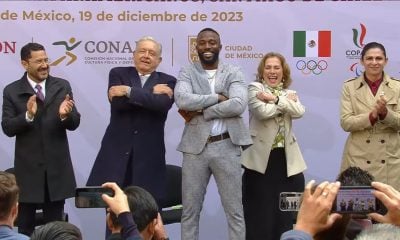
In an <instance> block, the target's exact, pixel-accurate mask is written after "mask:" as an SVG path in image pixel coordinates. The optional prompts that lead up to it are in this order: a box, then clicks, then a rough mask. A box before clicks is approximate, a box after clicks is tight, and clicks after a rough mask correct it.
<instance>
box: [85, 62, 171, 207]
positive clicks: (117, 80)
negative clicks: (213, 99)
mask: <svg viewBox="0 0 400 240" xmlns="http://www.w3.org/2000/svg"><path fill="white" fill-rule="evenodd" d="M161 83H164V84H167V85H168V86H169V87H170V88H171V89H172V90H173V89H174V87H175V83H176V78H175V77H173V76H170V75H167V74H165V73H162V72H153V73H152V74H151V75H150V77H149V78H148V79H147V81H146V83H145V85H144V86H143V87H142V86H141V82H140V78H139V75H138V72H137V70H136V68H134V67H116V68H113V69H111V71H110V74H109V86H108V87H109V88H110V87H111V86H115V85H126V86H131V87H132V90H131V95H130V98H127V97H125V96H123V97H114V98H113V99H112V101H111V103H110V104H111V117H110V123H109V125H108V127H107V129H106V132H105V134H104V137H103V140H102V142H101V148H100V151H99V153H98V155H97V158H96V160H95V163H94V166H93V168H92V171H91V174H90V176H89V179H88V182H87V185H101V184H103V183H104V182H107V181H113V182H117V183H118V185H120V186H122V187H125V186H127V185H136V186H140V187H143V188H144V189H146V190H147V191H149V192H150V193H151V194H152V195H153V196H154V197H155V198H156V199H157V201H158V202H159V201H160V199H162V198H163V197H164V194H165V174H166V167H165V145H164V127H165V121H166V119H167V114H168V111H169V109H170V108H171V107H172V104H173V102H174V101H173V98H169V97H168V96H167V95H166V94H161V95H160V94H153V87H154V86H155V85H156V84H161ZM130 160H132V161H131V163H130V164H131V165H130V164H129V162H130ZM127 174H128V175H129V176H131V177H132V179H131V180H132V181H131V182H128V183H127V182H125V178H126V175H127Z"/></svg>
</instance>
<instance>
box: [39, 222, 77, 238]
mask: <svg viewBox="0 0 400 240" xmlns="http://www.w3.org/2000/svg"><path fill="white" fill-rule="evenodd" d="M31 240H82V234H81V231H80V230H79V228H78V227H76V226H75V225H73V224H71V223H68V222H62V221H54V222H49V223H46V224H45V225H43V226H41V227H39V228H36V229H35V231H33V233H32V236H31Z"/></svg>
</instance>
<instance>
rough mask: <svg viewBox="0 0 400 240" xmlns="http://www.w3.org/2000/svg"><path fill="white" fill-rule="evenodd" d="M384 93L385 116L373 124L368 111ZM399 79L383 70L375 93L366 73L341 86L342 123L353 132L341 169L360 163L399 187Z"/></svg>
mask: <svg viewBox="0 0 400 240" xmlns="http://www.w3.org/2000/svg"><path fill="white" fill-rule="evenodd" d="M381 94H384V97H385V99H386V101H387V109H388V113H387V115H386V117H385V119H383V120H380V121H378V122H377V123H376V124H375V125H374V126H372V125H371V122H370V120H369V114H370V112H371V111H372V109H373V108H374V106H375V104H376V101H377V99H378V98H379V97H380V95H381ZM399 101H400V81H399V80H396V79H393V78H390V77H389V76H388V75H386V74H384V78H383V82H382V83H381V85H380V87H379V89H378V92H377V94H376V96H374V95H373V94H372V92H371V90H370V88H369V86H368V84H367V83H366V82H365V80H364V77H363V76H360V77H358V78H354V79H350V80H347V81H346V82H345V83H344V85H343V89H342V96H341V111H340V124H341V126H342V128H343V129H344V130H345V131H346V132H350V134H349V136H348V138H347V141H346V145H345V147H344V152H343V158H342V165H341V171H343V170H345V169H346V168H348V167H350V166H358V167H360V168H362V169H364V170H366V171H368V172H370V173H371V174H372V175H373V176H374V177H375V180H376V181H380V182H384V183H387V184H390V185H392V186H393V187H395V188H396V189H397V190H400V135H399V130H400V103H399Z"/></svg>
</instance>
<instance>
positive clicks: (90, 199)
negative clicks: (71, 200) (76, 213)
mask: <svg viewBox="0 0 400 240" xmlns="http://www.w3.org/2000/svg"><path fill="white" fill-rule="evenodd" d="M102 194H108V195H109V196H114V192H113V190H112V189H110V188H103V187H83V188H76V189H75V206H76V207H77V208H106V207H107V204H106V203H105V202H104V201H103V199H102V198H101V195H102Z"/></svg>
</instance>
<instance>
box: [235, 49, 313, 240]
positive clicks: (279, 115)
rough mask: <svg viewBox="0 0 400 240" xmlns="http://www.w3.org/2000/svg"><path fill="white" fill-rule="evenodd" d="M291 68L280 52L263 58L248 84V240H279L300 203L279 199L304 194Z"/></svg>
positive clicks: (245, 162) (299, 109) (245, 185)
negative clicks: (294, 127) (285, 194)
mask: <svg viewBox="0 0 400 240" xmlns="http://www.w3.org/2000/svg"><path fill="white" fill-rule="evenodd" d="M291 83H292V79H291V77H290V69H289V66H288V64H287V63H286V60H285V58H284V57H283V56H282V55H281V54H279V53H267V54H266V55H265V56H264V57H263V58H262V60H261V62H260V64H259V66H258V71H257V79H256V81H255V82H252V83H250V85H249V89H248V91H249V113H250V134H251V137H252V140H253V145H252V146H251V147H249V148H247V149H246V150H245V151H244V152H243V155H242V165H243V167H244V169H245V170H244V174H243V207H244V216H245V221H246V239H247V240H252V239H257V240H259V239H263V240H269V239H271V240H276V239H279V238H280V236H281V234H282V233H283V232H285V231H287V230H289V229H292V227H293V220H292V219H293V216H292V213H291V212H290V211H282V210H281V209H289V210H290V209H293V208H295V207H296V206H298V202H294V203H289V202H290V201H289V200H291V199H287V200H288V201H284V200H285V199H282V201H281V200H280V193H281V192H302V191H303V190H304V175H303V171H304V170H305V169H306V164H305V162H304V159H303V156H302V154H301V152H300V148H299V146H298V144H297V141H296V138H295V136H294V135H293V133H292V119H296V118H300V117H302V116H303V114H304V112H305V108H304V106H303V105H302V104H301V103H300V100H299V98H298V96H297V94H296V92H295V91H293V90H289V89H288V87H289V86H290V84H291Z"/></svg>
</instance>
